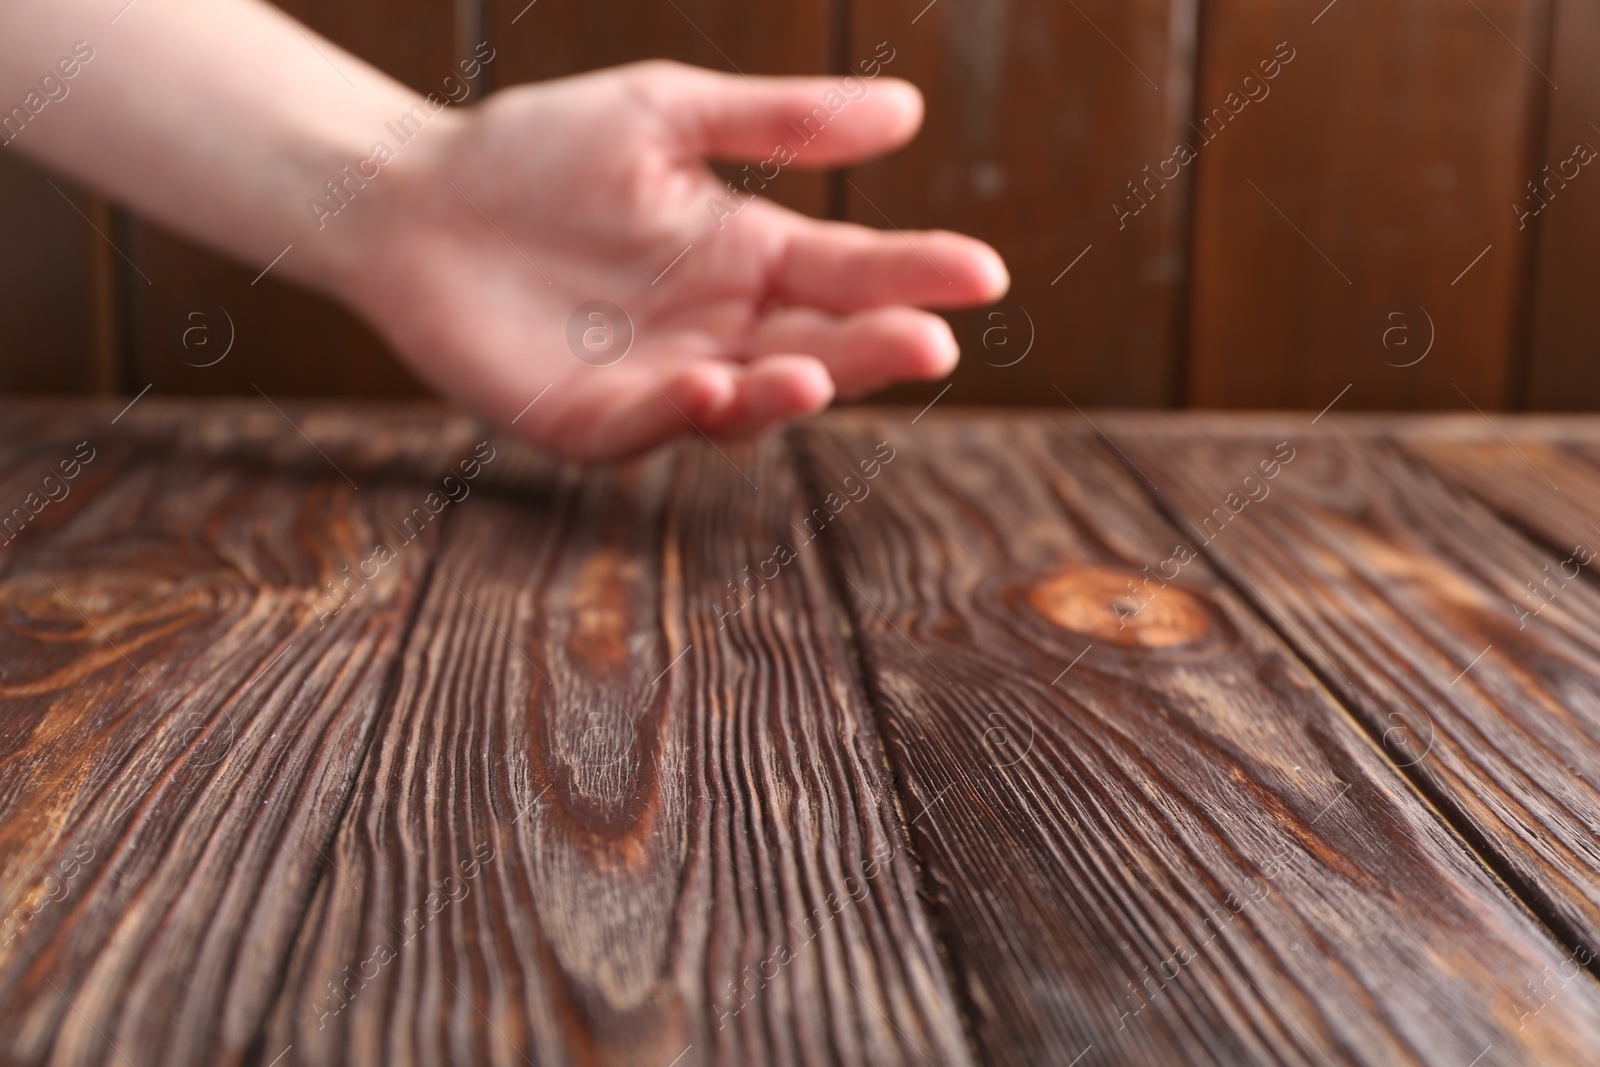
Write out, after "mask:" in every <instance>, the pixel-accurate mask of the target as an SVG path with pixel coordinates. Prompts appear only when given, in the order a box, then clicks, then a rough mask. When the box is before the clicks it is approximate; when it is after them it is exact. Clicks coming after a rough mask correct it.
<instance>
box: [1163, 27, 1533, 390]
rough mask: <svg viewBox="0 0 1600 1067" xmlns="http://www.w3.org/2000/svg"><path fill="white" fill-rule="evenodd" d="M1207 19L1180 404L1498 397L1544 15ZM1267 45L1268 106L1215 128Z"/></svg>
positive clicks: (1513, 307) (1515, 344) (1509, 368)
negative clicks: (1272, 65) (1275, 64)
mask: <svg viewBox="0 0 1600 1067" xmlns="http://www.w3.org/2000/svg"><path fill="white" fill-rule="evenodd" d="M1206 11H1207V15H1206V24H1205V27H1204V30H1203V32H1202V34H1201V40H1202V58H1201V62H1200V88H1199V91H1198V102H1197V108H1196V111H1197V120H1196V121H1197V122H1198V123H1200V125H1201V126H1203V127H1204V129H1203V130H1202V131H1201V132H1199V133H1197V134H1196V137H1197V138H1201V137H1206V138H1209V139H1210V140H1211V143H1209V144H1205V145H1204V146H1202V147H1199V159H1198V161H1197V166H1198V168H1199V176H1198V179H1197V183H1196V187H1195V196H1196V203H1195V236H1194V269H1193V273H1192V278H1193V291H1192V302H1193V311H1192V336H1191V338H1190V346H1191V347H1190V370H1189V401H1190V403H1191V404H1194V405H1197V406H1205V407H1298V408H1305V409H1309V410H1311V411H1316V410H1319V409H1320V408H1322V407H1323V406H1324V405H1325V404H1327V403H1328V402H1329V401H1331V400H1332V399H1333V398H1334V396H1335V394H1337V393H1339V392H1340V391H1341V390H1342V389H1344V388H1345V386H1347V385H1353V386H1354V388H1353V389H1351V391H1350V394H1349V396H1347V397H1346V398H1345V400H1344V406H1345V407H1355V408H1361V407H1366V408H1406V409H1418V408H1456V407H1465V406H1466V405H1465V403H1464V401H1463V399H1462V396H1461V392H1458V389H1457V387H1459V389H1460V390H1461V391H1464V392H1465V393H1466V394H1467V396H1468V397H1470V398H1471V399H1472V401H1473V402H1475V403H1477V404H1478V405H1480V406H1482V407H1487V408H1491V409H1492V408H1496V407H1500V406H1503V405H1505V404H1507V403H1509V402H1512V401H1513V400H1514V399H1515V398H1514V396H1513V393H1514V392H1515V390H1514V388H1513V384H1514V374H1513V355H1514V354H1515V353H1516V352H1517V351H1518V349H1519V348H1520V346H1521V344H1522V330H1523V322H1524V318H1523V316H1524V307H1523V305H1524V293H1525V287H1524V285H1523V281H1524V279H1525V272H1526V270H1527V268H1528V266H1529V258H1528V257H1529V251H1530V248H1529V244H1528V242H1527V240H1526V237H1527V234H1526V233H1521V234H1519V233H1518V230H1517V227H1518V220H1517V218H1516V217H1515V216H1514V215H1513V213H1512V211H1511V210H1510V208H1509V205H1511V204H1512V203H1513V202H1515V201H1519V200H1520V199H1521V198H1522V196H1523V194H1524V192H1525V189H1524V185H1523V183H1524V182H1526V181H1527V180H1528V179H1530V178H1532V177H1534V174H1535V172H1537V170H1538V164H1534V163H1533V162H1532V160H1533V158H1534V155H1535V153H1534V145H1535V143H1536V142H1537V140H1538V136H1539V123H1538V119H1539V116H1540V114H1541V109H1542V105H1543V100H1544V94H1545V92H1546V90H1548V88H1549V86H1548V84H1547V83H1546V82H1545V80H1544V78H1543V76H1542V75H1541V74H1540V73H1539V71H1538V70H1536V69H1534V66H1533V63H1534V62H1536V61H1538V60H1542V59H1543V55H1544V51H1545V45H1546V41H1547V30H1548V22H1547V19H1548V14H1549V3H1548V0H1475V2H1474V3H1470V4H1468V3H1456V2H1454V0H1396V2H1392V3H1376V2H1370V0H1344V2H1342V3H1337V4H1333V5H1327V6H1326V7H1325V5H1323V4H1310V5H1307V4H1294V5H1286V4H1268V3H1262V2H1261V0H1219V2H1217V3H1214V4H1211V5H1209V6H1208V7H1207V9H1206ZM1280 42H1281V43H1282V47H1283V48H1284V49H1286V50H1287V51H1289V52H1292V53H1293V55H1294V57H1295V58H1294V59H1293V61H1292V62H1291V63H1290V64H1289V65H1288V66H1287V68H1286V69H1284V71H1283V72H1282V74H1281V75H1280V76H1279V77H1278V78H1277V80H1276V82H1275V83H1274V87H1273V90H1272V93H1271V95H1270V96H1269V97H1267V98H1266V99H1264V100H1261V101H1259V102H1256V103H1247V104H1243V106H1241V107H1240V109H1239V113H1238V114H1237V115H1230V111H1231V109H1232V108H1234V107H1235V105H1237V104H1240V103H1241V102H1242V100H1243V97H1242V95H1235V96H1233V97H1231V100H1232V101H1233V102H1232V103H1230V96H1229V94H1230V93H1236V94H1237V93H1239V92H1240V90H1241V88H1242V87H1243V81H1242V79H1243V78H1244V76H1245V75H1246V74H1248V73H1250V72H1251V71H1253V70H1255V69H1256V67H1257V64H1258V63H1259V62H1261V61H1262V60H1268V59H1271V58H1272V57H1273V56H1274V55H1275V53H1276V51H1277V50H1278V48H1279V47H1280ZM1519 52H1520V54H1519ZM1525 57H1533V59H1531V60H1530V59H1529V58H1525ZM1446 101H1448V104H1445V103H1444V102H1446ZM1219 108H1220V109H1222V111H1221V113H1220V115H1218V114H1217V112H1216V110H1215V109H1219ZM1206 116H1215V117H1214V118H1213V121H1212V122H1211V123H1210V124H1209V125H1207V124H1206V123H1205V122H1204V119H1205V117H1206ZM1224 120H1226V121H1224ZM1540 162H1544V161H1542V160H1541V161H1540ZM1480 254H1481V256H1482V258H1481V259H1479V258H1478V257H1479V256H1480ZM1391 315H1398V316H1400V317H1399V318H1391V317H1390V316H1391ZM1391 329H1393V330H1395V331H1396V332H1387V333H1386V331H1390V330H1391ZM1385 337H1387V346H1386V345H1385ZM1430 340H1431V341H1432V343H1433V345H1432V351H1431V358H1423V353H1424V352H1428V351H1429V342H1430ZM1401 342H1405V343H1404V344H1402V343H1401ZM1419 358H1420V361H1418V360H1419ZM1413 361H1417V362H1413ZM1408 364H1410V365H1408Z"/></svg>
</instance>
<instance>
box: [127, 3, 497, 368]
mask: <svg viewBox="0 0 1600 1067" xmlns="http://www.w3.org/2000/svg"><path fill="white" fill-rule="evenodd" d="M277 6H278V7H280V8H281V9H283V10H284V12H285V13H286V14H288V15H291V16H293V17H294V18H296V19H299V20H301V21H302V22H304V23H305V24H306V25H308V26H310V27H311V28H312V29H314V30H316V31H317V32H319V33H321V34H324V35H326V36H327V37H328V38H329V39H330V40H332V41H333V42H334V43H335V44H338V45H340V46H341V47H343V48H346V49H349V50H350V51H351V52H353V53H355V54H356V55H359V56H361V57H362V58H363V59H366V60H367V61H368V62H371V63H372V64H374V65H375V66H377V67H379V68H380V69H382V70H384V71H385V72H387V73H389V74H391V75H393V76H394V77H396V78H398V79H399V80H400V81H402V82H405V83H406V84H407V85H409V86H411V87H412V88H414V89H416V90H417V91H419V92H433V93H436V94H439V95H441V96H443V95H444V90H443V88H442V83H443V81H444V79H445V77H446V76H447V75H450V74H452V73H455V64H456V62H457V61H458V60H460V59H463V58H467V57H469V56H470V55H471V49H472V45H473V44H475V43H476V41H474V42H470V43H466V42H462V41H459V40H457V29H456V17H455V11H454V8H455V5H454V4H453V3H452V0H384V2H382V3H379V2H376V0H340V2H338V3H331V4H330V3H322V4H313V3H309V2H307V0H284V2H283V3H281V4H278V5H277ZM464 43H465V49H466V50H465V51H463V50H462V46H463V44H464ZM307 47H308V48H309V47H311V46H310V45H309V44H308V45H307ZM329 76H330V77H333V74H332V72H330V74H329ZM334 84H335V85H337V86H338V87H339V88H340V89H343V88H344V86H343V83H341V82H338V81H337V80H335V83H334ZM474 99H475V98H474ZM129 231H130V241H129V248H128V252H129V255H131V256H132V257H133V259H134V260H135V261H136V262H137V263H138V264H139V267H140V269H141V270H143V271H144V273H145V274H146V275H147V276H148V277H149V278H150V279H151V280H152V281H153V283H154V284H152V285H146V284H144V283H143V282H142V280H138V279H136V284H132V285H130V287H129V289H130V292H131V293H132V295H133V301H134V307H133V309H132V312H131V315H132V318H131V326H130V333H131V344H132V349H133V350H132V354H131V360H130V362H131V366H132V370H131V372H130V375H131V379H132V380H131V382H130V384H131V387H132V389H133V391H138V390H139V389H142V388H144V386H145V385H146V383H154V385H155V389H156V392H158V393H166V394H180V395H181V394H188V395H194V394H212V395H215V394H228V393H235V394H245V395H254V388H253V386H255V385H259V386H260V388H261V389H263V390H265V391H266V393H267V394H268V395H269V396H273V397H278V396H291V395H302V396H303V395H308V394H309V395H346V396H379V397H413V396H421V395H426V393H427V392H428V390H427V389H426V388H425V387H424V386H423V385H422V384H421V383H420V382H419V381H418V380H417V379H416V378H415V377H414V376H413V375H412V374H411V372H410V371H409V370H407V369H406V368H405V367H404V366H403V365H402V364H401V363H400V362H399V361H398V360H397V359H396V358H395V357H394V355H393V354H392V353H391V352H390V351H389V349H388V347H387V346H386V345H385V344H384V342H383V341H382V340H380V339H379V338H378V336H377V335H376V334H375V333H374V332H373V331H372V330H371V329H370V328H369V327H368V326H366V325H365V324H364V323H362V322H361V321H359V320H358V319H357V318H356V317H355V316H354V315H353V314H351V313H350V312H348V311H346V310H345V309H344V308H343V307H341V306H340V305H338V304H336V303H334V302H333V301H331V300H328V299H326V298H324V297H322V296H320V295H316V294H312V293H310V292H307V291H305V290H303V289H299V288H297V287H295V286H292V285H289V284H287V283H283V282H280V281H278V280H277V279H275V278H274V277H272V276H271V275H268V276H267V277H265V278H262V279H261V280H260V281H259V282H256V283H254V284H252V283H253V282H254V279H255V278H256V276H257V275H258V274H259V273H260V271H261V267H260V265H259V264H256V265H254V266H250V267H245V266H240V265H238V264H236V263H234V262H233V261H231V260H228V259H224V258H223V257H221V256H218V255H216V254H214V253H212V252H209V251H207V250H205V249H202V248H200V247H199V246H197V245H195V244H193V243H192V242H190V241H188V240H186V239H184V238H181V237H178V236H177V235H175V234H172V233H171V232H169V231H167V230H164V229H163V228H161V227H159V226H156V225H153V224H151V223H147V222H144V221H133V222H131V223H130V226H129ZM195 315H198V316H200V317H199V318H194V317H193V316H195ZM195 326H201V327H203V328H204V331H203V332H202V333H194V332H191V331H192V328H193V327H195ZM202 337H204V338H206V339H207V345H206V347H204V348H199V347H197V346H196V344H195V342H197V341H198V340H199V339H200V338H202ZM227 338H231V339H232V341H233V347H232V350H231V351H229V352H228V354H227V356H226V358H224V359H221V361H220V362H215V363H213V362H212V360H213V358H215V354H216V353H217V352H218V351H219V350H221V346H222V345H223V344H224V340H225V339H227ZM186 339H187V340H188V341H189V342H190V344H188V345H186V344H185V341H186Z"/></svg>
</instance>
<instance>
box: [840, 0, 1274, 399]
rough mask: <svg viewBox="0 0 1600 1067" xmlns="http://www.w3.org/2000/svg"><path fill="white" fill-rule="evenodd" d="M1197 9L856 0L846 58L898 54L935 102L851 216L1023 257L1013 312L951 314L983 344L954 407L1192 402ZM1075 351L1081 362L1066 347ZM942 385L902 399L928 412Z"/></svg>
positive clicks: (1101, 2) (967, 342)
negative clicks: (1189, 275)
mask: <svg viewBox="0 0 1600 1067" xmlns="http://www.w3.org/2000/svg"><path fill="white" fill-rule="evenodd" d="M1197 8H1198V4H1197V3H1196V2H1195V0H1170V2H1162V3H1132V4H1129V3H1120V2H1116V0H1077V2H1075V3H1072V4H1058V3H1050V2H1047V0H1012V2H1009V3H1004V4H998V3H994V2H992V0H943V2H941V3H938V4H934V5H928V4H927V3H926V0H922V2H915V0H857V2H855V3H853V4H852V5H851V9H850V20H851V22H850V34H849V42H848V45H847V47H846V58H847V60H848V62H849V63H850V64H851V65H852V66H853V65H855V64H856V63H858V62H861V61H864V60H871V59H873V58H874V55H875V53H876V52H877V50H878V49H879V48H880V47H882V48H885V49H887V50H888V51H889V52H891V53H892V55H893V56H894V59H893V61H892V62H890V63H888V64H887V65H886V66H885V67H884V70H885V72H886V73H888V74H893V75H897V76H899V77H904V78H909V79H910V80H911V81H913V82H915V83H916V84H917V85H918V86H919V87H921V89H922V91H923V93H924V94H925V95H926V97H927V103H928V112H927V121H926V124H925V126H924V129H923V132H922V134H921V135H920V136H919V137H918V139H917V140H916V141H914V142H913V143H912V144H911V146H910V147H909V148H907V149H906V150H904V151H902V152H899V153H897V154H896V155H894V156H892V157H890V158H889V159H887V160H885V161H883V162H881V163H874V164H871V165H868V166H865V167H860V168H856V169H854V170H852V171H851V172H850V181H851V183H853V184H852V185H851V186H846V189H845V207H846V217H848V218H850V219H852V220H854V221H856V222H861V223H864V224H866V225H869V226H876V227H880V228H881V227H887V226H890V225H893V226H897V227H900V228H901V229H914V228H943V229H954V230H961V231H964V232H968V233H971V234H973V235H975V236H977V237H981V238H983V239H984V240H986V241H988V242H990V243H991V244H993V245H994V246H995V247H996V248H998V249H999V250H1000V252H1001V254H1002V255H1003V256H1005V259H1006V262H1007V264H1008V265H1009V266H1010V268H1011V277H1012V290H1011V293H1010V295H1009V296H1008V297H1007V298H1006V301H1005V302H1004V303H1003V304H1001V305H999V306H998V307H996V308H985V309H980V310H976V311H968V312H961V313H958V314H954V315H952V316H950V318H951V322H952V324H953V325H954V326H955V328H956V333H957V336H958V338H959V339H960V341H961V346H962V350H963V351H964V352H965V353H966V358H965V359H964V360H963V361H962V364H961V366H960V368H959V369H958V370H957V371H956V372H955V376H954V378H953V379H952V380H953V382H954V385H955V388H954V390H953V391H952V392H951V394H950V399H951V400H953V401H956V402H959V403H968V404H979V403H982V404H1061V405H1065V404H1066V401H1065V400H1064V399H1062V397H1061V395H1059V394H1058V392H1057V390H1056V387H1059V389H1060V390H1061V391H1062V392H1064V393H1065V394H1066V395H1067V396H1068V397H1070V398H1071V399H1072V400H1073V401H1074V402H1076V403H1079V404H1082V405H1085V406H1087V405H1090V404H1100V405H1123V406H1152V405H1153V406H1161V405H1171V404H1175V403H1177V402H1179V401H1180V400H1181V398H1182V382H1181V380H1180V377H1179V369H1180V368H1179V356H1180V353H1179V348H1180V345H1181V335H1182V332H1183V301H1184V296H1185V287H1186V280H1185V273H1186V270H1187V266H1188V250H1187V232H1188V211H1189V199H1190V190H1189V183H1190V181H1191V178H1192V175H1193V168H1192V167H1187V166H1178V165H1177V164H1175V163H1174V164H1172V165H1170V166H1168V167H1166V168H1163V167H1162V164H1163V161H1169V160H1170V159H1171V157H1172V155H1173V149H1174V147H1175V145H1177V144H1178V143H1179V142H1180V141H1181V140H1183V139H1184V137H1185V123H1186V121H1187V120H1188V118H1189V113H1190V109H1191V106H1192V104H1191V100H1192V90H1193V81H1194V47H1195V40H1194V37H1195V24H1196V18H1197V15H1196V12H1197ZM880 42H882V45H881V46H880ZM1241 73H1242V72H1241ZM1146 168H1149V169H1148V170H1147V169H1146ZM1163 169H1165V171H1166V177H1165V178H1163V177H1162V176H1161V173H1160V172H1161V171H1162V170H1163ZM1136 186H1137V187H1138V188H1139V189H1140V190H1141V191H1140V192H1139V193H1138V194H1137V195H1136V194H1135V193H1134V188H1135V187H1136ZM1080 256H1081V257H1082V258H1081V259H1079V257H1080ZM1068 268H1070V270H1069V269H1068ZM1035 341H1037V345H1038V347H1037V349H1036V350H1034V351H1032V352H1029V349H1030V347H1031V346H1032V345H1033V343H1034V342H1035ZM1069 347H1070V349H1071V351H1073V352H1075V353H1080V354H1081V355H1082V356H1083V358H1075V359H1070V360H1060V359H1054V358H1052V354H1053V353H1056V352H1060V351H1063V350H1065V349H1066V348H1069ZM1024 353H1029V354H1028V355H1026V356H1025V355H1024ZM938 388H939V387H935V388H930V387H928V386H925V385H924V386H918V387H903V388H901V389H899V390H896V391H895V392H892V393H890V394H888V395H890V396H893V397H897V398H899V399H900V400H902V401H904V402H908V403H909V402H911V400H912V398H914V397H920V398H921V399H920V400H918V401H917V405H918V406H919V407H920V406H921V404H923V403H926V402H927V400H928V399H929V398H931V397H932V396H933V394H934V393H935V392H937V391H938Z"/></svg>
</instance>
